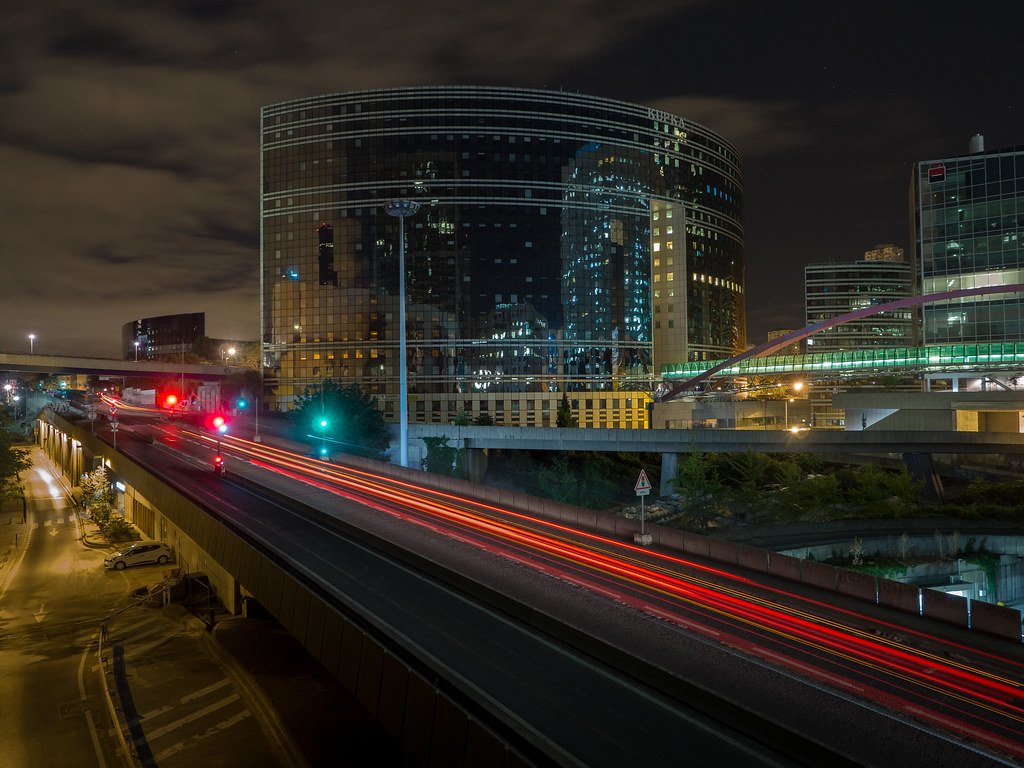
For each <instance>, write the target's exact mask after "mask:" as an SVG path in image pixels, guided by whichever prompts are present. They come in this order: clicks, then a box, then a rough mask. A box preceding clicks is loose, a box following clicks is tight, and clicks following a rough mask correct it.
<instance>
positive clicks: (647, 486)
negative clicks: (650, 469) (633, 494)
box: [633, 469, 651, 491]
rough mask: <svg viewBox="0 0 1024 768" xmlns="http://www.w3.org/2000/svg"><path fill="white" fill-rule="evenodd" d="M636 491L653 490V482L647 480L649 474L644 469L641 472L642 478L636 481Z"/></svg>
mask: <svg viewBox="0 0 1024 768" xmlns="http://www.w3.org/2000/svg"><path fill="white" fill-rule="evenodd" d="M633 490H634V491H649V490H651V481H650V480H648V479H647V473H646V472H644V471H643V470H642V469H641V470H640V477H638V478H637V479H636V486H635V487H634V488H633Z"/></svg>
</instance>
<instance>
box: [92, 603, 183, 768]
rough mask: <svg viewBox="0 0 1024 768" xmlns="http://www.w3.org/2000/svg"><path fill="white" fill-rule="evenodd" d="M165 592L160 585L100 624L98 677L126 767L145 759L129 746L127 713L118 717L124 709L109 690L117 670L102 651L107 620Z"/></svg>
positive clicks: (140, 764)
mask: <svg viewBox="0 0 1024 768" xmlns="http://www.w3.org/2000/svg"><path fill="white" fill-rule="evenodd" d="M166 592H167V587H166V585H165V586H162V587H160V588H159V589H158V590H156V591H155V592H151V593H149V594H147V595H146V596H145V597H142V598H139V599H138V600H136V601H135V602H133V603H130V604H129V605H126V606H125V607H124V608H121V609H120V610H118V611H114V612H113V613H111V614H108V615H107V616H104V617H103V622H102V623H101V624H100V639H99V642H98V643H97V650H96V657H97V659H98V660H99V663H100V678H101V680H102V682H103V698H104V699H105V700H106V702H107V712H108V713H109V714H110V723H111V725H112V726H113V729H114V733H115V734H117V741H118V743H119V744H120V745H121V755H122V756H123V757H124V763H125V765H126V766H128V768H138V766H142V765H144V764H145V761H144V760H143V758H142V757H141V756H140V755H139V754H138V750H137V749H132V748H131V747H129V743H130V744H131V745H132V746H135V745H136V740H135V739H134V738H132V739H129V737H130V735H131V726H130V725H129V723H128V719H127V715H125V718H124V721H123V722H122V719H121V718H119V717H118V713H119V712H120V713H122V714H124V712H125V710H124V707H123V705H122V702H121V701H120V697H118V702H117V703H115V701H114V692H113V691H112V690H111V687H110V682H109V679H108V677H109V678H112V679H113V680H114V682H115V684H116V683H117V674H118V671H117V665H113V668H111V667H110V666H108V659H107V656H106V655H105V653H104V650H105V648H107V645H106V644H107V642H108V640H109V634H108V630H107V625H108V623H109V621H110V620H111V619H112V618H114V617H115V616H120V615H121V614H123V613H125V612H127V611H129V610H131V609H132V608H137V607H138V606H140V605H142V604H143V603H145V602H146V601H147V600H152V599H153V598H154V597H156V596H157V595H160V594H163V593H166ZM116 647H117V646H110V648H111V650H114V649H116ZM115 688H116V685H115ZM126 731H127V733H126Z"/></svg>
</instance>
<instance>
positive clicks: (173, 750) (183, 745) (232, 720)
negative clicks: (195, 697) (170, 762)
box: [154, 710, 250, 764]
mask: <svg viewBox="0 0 1024 768" xmlns="http://www.w3.org/2000/svg"><path fill="white" fill-rule="evenodd" d="M249 716H250V712H249V710H244V711H242V712H239V713H238V714H237V715H235V716H234V717H229V718H228V719H227V720H224V721H222V722H219V723H217V724H216V725H215V726H213V727H212V728H208V729H207V730H206V732H205V733H199V734H196V735H194V736H190V737H189V738H187V739H185V740H184V741H179V742H178V743H177V744H175V745H173V746H170V747H168V748H167V749H165V750H164V751H162V752H160V753H159V754H157V755H155V756H154V759H155V761H156V762H157V764H160V763H161V762H163V761H164V760H166V759H167V758H168V757H170V756H171V755H175V754H177V753H178V752H181V751H182V750H184V749H188V748H189V747H191V746H194V745H195V744H196V743H198V742H199V741H201V740H202V739H205V738H206V737H207V736H215V735H216V734H218V733H220V732H221V731H225V730H227V729H228V728H230V727H231V726H232V725H237V724H238V723H240V722H242V721H243V720H245V718H247V717H249Z"/></svg>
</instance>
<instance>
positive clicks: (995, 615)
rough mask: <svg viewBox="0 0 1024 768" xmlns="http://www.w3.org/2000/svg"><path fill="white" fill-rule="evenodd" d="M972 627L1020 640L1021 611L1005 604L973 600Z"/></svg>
mask: <svg viewBox="0 0 1024 768" xmlns="http://www.w3.org/2000/svg"><path fill="white" fill-rule="evenodd" d="M971 629H976V630H978V631H979V632H987V633H988V634H990V635H999V636H1000V637H1005V638H1007V639H1009V640H1016V641H1017V642H1020V639H1021V620H1020V611H1018V610H1016V609H1014V608H1007V607H1006V606H1003V605H993V604H992V603H983V602H981V601H980V600H972V601H971Z"/></svg>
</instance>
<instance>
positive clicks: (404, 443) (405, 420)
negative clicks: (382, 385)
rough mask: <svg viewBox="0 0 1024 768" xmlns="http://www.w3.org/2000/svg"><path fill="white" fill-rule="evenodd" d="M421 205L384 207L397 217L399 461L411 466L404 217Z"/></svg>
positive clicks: (408, 202)
mask: <svg viewBox="0 0 1024 768" xmlns="http://www.w3.org/2000/svg"><path fill="white" fill-rule="evenodd" d="M419 209H420V204H419V203H416V202H413V201H412V200H389V201H388V202H386V203H384V210H385V211H386V212H387V214H388V215H389V216H395V217H397V218H398V374H399V376H398V435H399V437H398V440H399V463H400V464H401V465H402V466H403V467H408V466H409V403H408V402H407V401H408V381H407V378H406V377H407V372H406V360H405V355H406V353H405V218H406V217H407V216H413V215H415V214H416V211H418V210H419Z"/></svg>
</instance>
